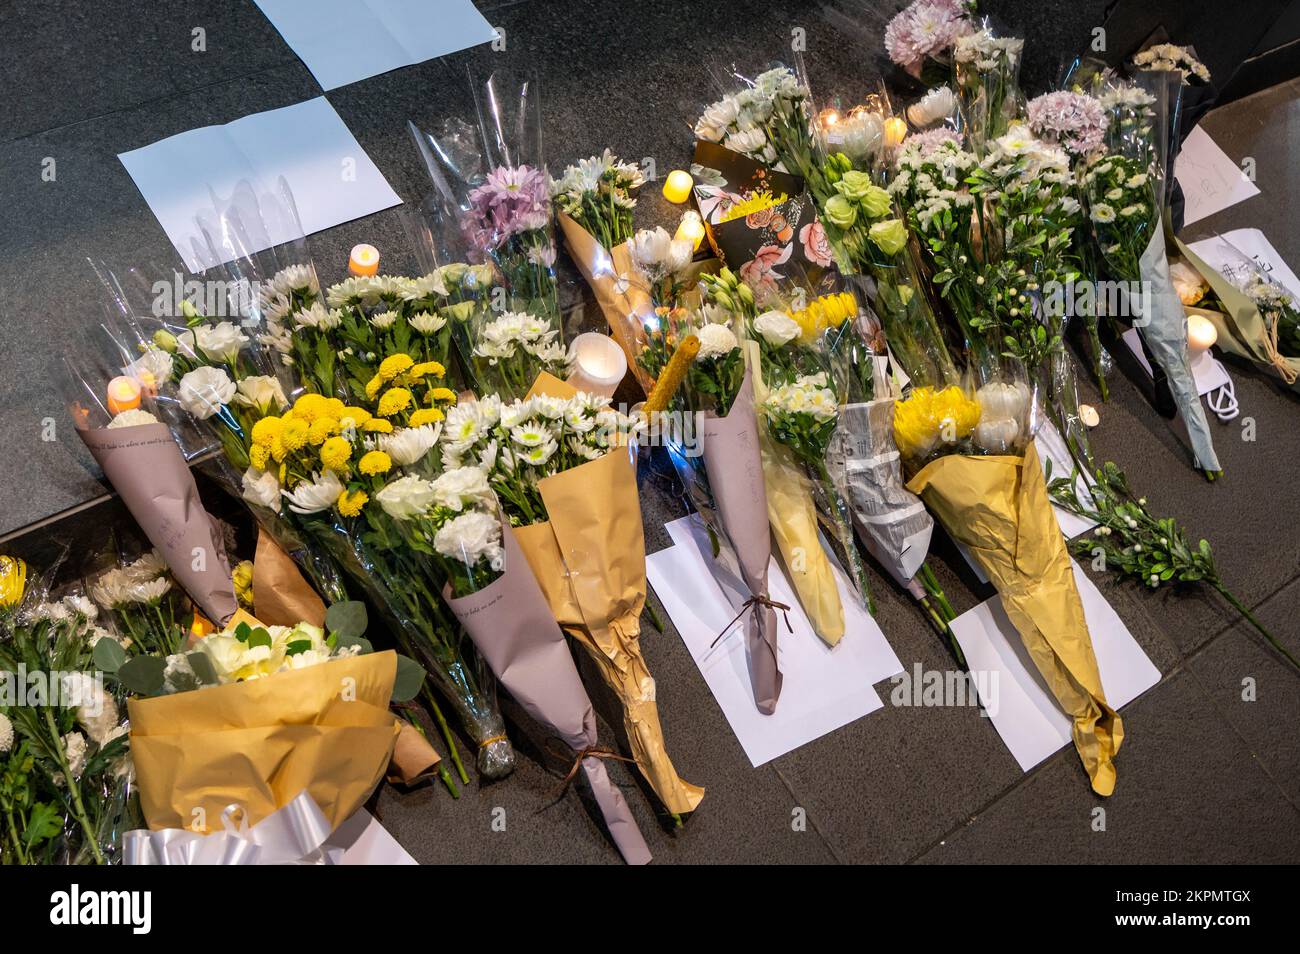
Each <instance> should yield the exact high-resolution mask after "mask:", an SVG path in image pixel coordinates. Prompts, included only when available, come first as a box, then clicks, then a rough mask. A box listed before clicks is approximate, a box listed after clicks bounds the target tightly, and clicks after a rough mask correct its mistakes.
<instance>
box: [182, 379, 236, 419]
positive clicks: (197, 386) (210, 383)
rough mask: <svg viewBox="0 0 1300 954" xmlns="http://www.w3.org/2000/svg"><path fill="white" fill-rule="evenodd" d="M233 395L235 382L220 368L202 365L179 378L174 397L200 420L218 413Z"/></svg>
mask: <svg viewBox="0 0 1300 954" xmlns="http://www.w3.org/2000/svg"><path fill="white" fill-rule="evenodd" d="M234 396H235V382H234V381H232V380H230V376H229V375H228V374H226V372H225V371H223V370H222V369H221V368H216V367H211V366H209V365H204V366H202V367H199V368H195V369H194V370H193V371H191V372H190V373H189V374H187V375H185V377H183V378H181V383H180V386H179V387H178V388H177V389H176V398H177V400H179V401H180V403H181V407H183V408H185V410H186V411H188V412H189V413H190V414H192V415H194V416H195V417H197V418H198V419H199V420H201V421H205V420H207V419H208V418H210V417H211V416H212V415H214V414H216V413H218V412H219V411H220V410H221V409H222V408H223V407H224V406H225V405H227V404H229V403H230V399H231V398H233V397H234Z"/></svg>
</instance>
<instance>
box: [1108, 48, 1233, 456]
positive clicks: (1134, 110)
mask: <svg viewBox="0 0 1300 954" xmlns="http://www.w3.org/2000/svg"><path fill="white" fill-rule="evenodd" d="M1163 76H1164V74H1159V73H1154V74H1139V78H1140V79H1141V78H1142V77H1149V79H1146V80H1144V82H1145V83H1146V85H1147V87H1150V88H1144V87H1143V86H1142V85H1132V86H1128V85H1116V86H1113V87H1112V88H1111V89H1109V90H1108V91H1107V92H1106V93H1105V94H1104V95H1103V104H1104V105H1106V106H1107V107H1108V109H1110V111H1111V122H1110V130H1109V131H1108V135H1107V143H1106V147H1107V153H1106V155H1104V156H1102V157H1100V158H1099V159H1098V160H1097V161H1096V162H1094V163H1093V164H1092V165H1091V166H1090V167H1089V169H1088V171H1087V173H1086V174H1085V177H1084V181H1085V183H1087V191H1088V198H1089V214H1090V216H1091V218H1092V223H1093V230H1094V234H1095V236H1096V239H1097V243H1098V244H1099V245H1100V247H1101V251H1102V256H1103V258H1104V261H1105V265H1106V268H1107V270H1108V271H1109V272H1110V273H1111V275H1113V276H1114V277H1115V278H1117V279H1119V280H1120V281H1124V282H1130V283H1134V282H1140V283H1141V285H1140V287H1141V288H1142V289H1143V294H1142V295H1141V297H1140V299H1138V298H1135V297H1134V296H1132V295H1130V296H1128V304H1129V314H1130V315H1133V316H1135V318H1134V321H1133V325H1134V327H1136V328H1137V329H1138V332H1139V334H1141V336H1142V340H1143V342H1144V343H1145V344H1146V347H1147V348H1148V349H1149V350H1150V352H1151V355H1152V357H1153V358H1154V359H1155V364H1156V365H1158V366H1159V368H1160V370H1161V371H1162V372H1163V373H1164V375H1165V377H1166V379H1167V382H1168V386H1169V390H1170V392H1171V393H1172V396H1173V399H1174V402H1175V404H1176V405H1177V408H1178V411H1179V413H1180V414H1181V415H1182V418H1183V422H1184V424H1186V426H1187V434H1188V437H1189V439H1190V440H1191V444H1192V452H1193V455H1194V458H1195V464H1196V466H1197V467H1199V468H1200V469H1201V470H1204V471H1206V472H1211V473H1213V472H1216V471H1219V470H1220V469H1221V468H1220V466H1219V458H1218V456H1217V455H1216V454H1215V452H1214V440H1213V437H1212V436H1211V434H1210V428H1209V424H1208V422H1207V421H1206V417H1205V409H1204V408H1203V407H1202V406H1201V398H1200V394H1199V393H1198V391H1197V388H1196V381H1195V379H1194V378H1193V376H1192V371H1191V366H1190V364H1189V357H1188V351H1187V315H1186V313H1185V312H1184V311H1183V305H1182V301H1181V300H1180V299H1179V297H1178V292H1177V291H1176V290H1175V289H1174V286H1173V282H1172V281H1171V280H1170V277H1169V259H1168V255H1167V250H1166V245H1165V230H1164V223H1163V218H1162V213H1161V209H1160V204H1159V202H1160V197H1161V196H1162V195H1163V192H1164V175H1165V165H1164V162H1165V155H1164V152H1163V146H1164V142H1163V140H1164V134H1163V131H1164V129H1165V123H1164V116H1165V106H1166V102H1165V100H1164V99H1163V95H1162V94H1163V92H1164V87H1165V81H1164V78H1163ZM1130 182H1133V183H1140V184H1134V185H1131V186H1130V185H1129V184H1128V183H1130ZM1114 190H1119V191H1121V192H1122V193H1123V195H1122V198H1121V199H1120V200H1118V201H1122V202H1127V203H1128V204H1126V205H1124V206H1121V207H1119V208H1116V207H1115V205H1112V204H1111V203H1110V202H1108V201H1107V194H1108V193H1111V192H1113V191H1114ZM1129 209H1132V210H1135V211H1133V212H1132V213H1130V214H1129V215H1125V214H1124V213H1125V211H1126V210H1129Z"/></svg>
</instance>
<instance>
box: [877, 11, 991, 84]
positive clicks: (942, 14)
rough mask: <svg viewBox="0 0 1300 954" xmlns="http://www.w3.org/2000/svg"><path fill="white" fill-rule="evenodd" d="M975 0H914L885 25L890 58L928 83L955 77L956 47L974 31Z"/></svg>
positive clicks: (940, 81) (941, 81) (887, 50)
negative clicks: (972, 14) (959, 41)
mask: <svg viewBox="0 0 1300 954" xmlns="http://www.w3.org/2000/svg"><path fill="white" fill-rule="evenodd" d="M974 8H975V4H974V2H973V0H913V2H912V3H910V4H908V6H907V7H906V8H904V9H903V10H902V11H901V12H899V13H898V14H897V15H895V16H894V18H893V19H892V20H890V21H889V25H888V26H887V27H886V28H885V52H886V53H888V54H889V58H890V60H892V61H893V62H894V63H895V64H897V65H898V66H900V67H901V68H902V69H904V70H905V71H906V72H908V73H910V74H911V75H912V76H915V77H916V78H917V79H919V80H922V81H923V82H925V83H927V84H934V83H944V82H947V81H948V80H949V79H951V77H952V72H953V65H954V64H953V48H954V47H955V46H956V44H957V41H958V40H959V39H961V38H962V37H964V36H968V35H969V34H971V33H974V32H975V30H976V26H975V23H974V21H973V20H972V19H971V16H970V15H971V13H972V12H973V11H974Z"/></svg>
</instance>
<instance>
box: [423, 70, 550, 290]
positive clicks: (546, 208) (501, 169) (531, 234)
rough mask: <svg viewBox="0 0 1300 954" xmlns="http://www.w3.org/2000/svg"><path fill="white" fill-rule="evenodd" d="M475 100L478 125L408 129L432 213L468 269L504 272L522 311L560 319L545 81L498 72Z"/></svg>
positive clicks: (452, 120)
mask: <svg viewBox="0 0 1300 954" xmlns="http://www.w3.org/2000/svg"><path fill="white" fill-rule="evenodd" d="M473 95H474V102H475V107H476V115H475V116H474V117H473V118H472V120H471V121H466V120H465V119H464V118H461V117H457V116H444V117H441V118H440V119H439V120H438V121H437V122H435V123H434V124H433V125H432V126H426V127H424V128H423V129H422V128H421V127H420V126H417V125H416V124H415V123H414V122H411V123H408V124H407V126H408V131H409V132H410V133H411V136H412V138H413V139H414V141H415V144H416V147H417V149H418V150H419V153H420V156H421V158H422V159H423V161H424V164H425V168H426V169H427V170H428V173H429V177H430V179H431V181H432V184H433V189H432V191H431V192H430V193H429V196H428V197H427V198H426V200H425V203H424V207H425V209H427V210H428V211H429V212H430V213H431V216H432V217H433V218H434V219H436V220H437V222H438V225H437V226H436V227H437V228H438V229H439V231H440V232H442V233H450V232H451V230H456V231H458V232H459V235H460V247H462V248H464V249H465V250H466V252H467V254H468V256H469V257H468V261H471V262H484V261H491V262H493V263H494V264H495V265H496V267H497V270H498V271H499V272H500V274H501V279H502V282H503V283H504V286H505V287H506V289H507V290H508V292H509V294H510V296H511V298H512V299H513V300H514V301H515V302H517V303H518V306H519V307H520V308H521V309H523V310H527V311H530V312H533V313H534V314H540V315H558V313H559V307H558V300H557V295H556V284H555V253H556V249H555V238H554V223H553V219H552V210H551V198H550V181H549V177H548V175H547V171H546V163H545V157H544V155H543V149H542V120H541V98H540V90H539V88H538V83H537V80H536V79H535V78H531V77H524V76H514V75H510V74H508V73H506V72H504V71H497V72H494V73H492V74H491V75H489V76H488V78H487V79H486V80H485V81H482V82H474V88H473ZM453 242H454V240H453V239H451V238H448V239H447V240H445V242H444V244H452V243H453Z"/></svg>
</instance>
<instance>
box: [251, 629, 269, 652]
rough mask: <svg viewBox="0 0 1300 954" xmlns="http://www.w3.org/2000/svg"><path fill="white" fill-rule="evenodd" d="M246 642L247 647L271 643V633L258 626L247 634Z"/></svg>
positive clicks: (252, 647)
mask: <svg viewBox="0 0 1300 954" xmlns="http://www.w3.org/2000/svg"><path fill="white" fill-rule="evenodd" d="M246 642H247V643H248V648H249V649H254V648H256V647H257V646H270V645H272V640H271V634H270V633H268V632H267V631H266V630H264V629H263V628H262V627H260V626H259V627H257V629H255V630H253V631H252V632H251V633H250V634H249V636H248V639H247V640H246Z"/></svg>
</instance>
